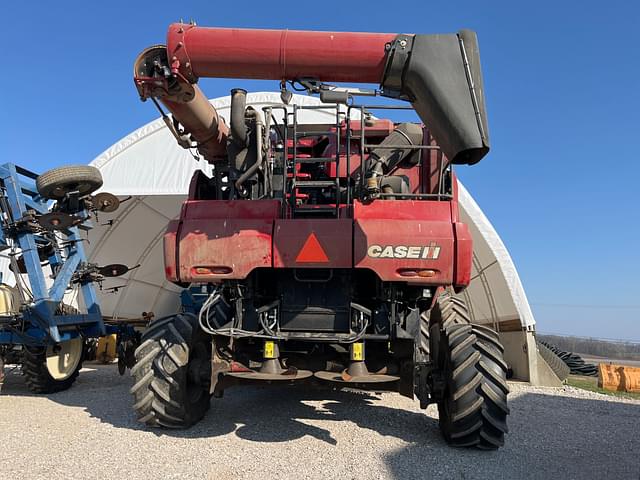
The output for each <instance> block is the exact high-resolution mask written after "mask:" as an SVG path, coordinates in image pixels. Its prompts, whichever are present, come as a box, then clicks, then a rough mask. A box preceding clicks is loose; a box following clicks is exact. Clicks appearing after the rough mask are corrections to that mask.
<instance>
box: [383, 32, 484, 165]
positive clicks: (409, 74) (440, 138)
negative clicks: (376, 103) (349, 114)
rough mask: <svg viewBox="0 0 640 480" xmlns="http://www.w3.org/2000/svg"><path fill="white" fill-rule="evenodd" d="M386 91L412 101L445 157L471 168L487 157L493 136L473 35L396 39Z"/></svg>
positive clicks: (418, 36) (389, 58)
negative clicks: (490, 129)
mask: <svg viewBox="0 0 640 480" xmlns="http://www.w3.org/2000/svg"><path fill="white" fill-rule="evenodd" d="M381 83H382V87H383V88H384V89H385V91H386V92H390V93H393V92H395V93H396V94H397V95H399V96H401V97H403V98H406V99H408V100H410V101H411V102H412V104H413V107H414V108H415V110H416V112H417V113H418V115H419V116H420V118H421V119H422V120H423V121H424V122H425V124H426V125H427V126H428V127H429V129H430V130H431V132H432V134H433V136H434V137H435V138H436V140H437V142H438V144H439V145H440V146H441V148H442V151H443V152H444V153H445V155H447V157H448V158H449V159H450V160H451V161H452V162H453V163H455V164H468V165H473V164H475V163H477V162H479V161H480V160H481V159H482V157H484V156H485V155H486V154H487V152H488V151H489V130H488V123H487V114H486V108H485V100H484V87H483V82H482V72H481V69H480V53H479V49H478V39H477V37H476V34H475V32H472V31H470V30H462V31H461V32H459V33H458V34H447V35H398V36H397V37H396V38H395V40H394V41H393V43H392V44H391V46H390V49H389V53H388V55H387V63H386V68H385V74H384V77H383V79H382V82H381Z"/></svg>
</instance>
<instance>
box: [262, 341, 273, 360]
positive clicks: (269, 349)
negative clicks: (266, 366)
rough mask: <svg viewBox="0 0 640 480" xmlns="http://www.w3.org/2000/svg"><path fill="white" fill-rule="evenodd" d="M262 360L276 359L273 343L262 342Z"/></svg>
mask: <svg viewBox="0 0 640 480" xmlns="http://www.w3.org/2000/svg"><path fill="white" fill-rule="evenodd" d="M263 356H264V358H276V345H275V343H274V342H273V341H271V340H267V341H266V342H264V355H263Z"/></svg>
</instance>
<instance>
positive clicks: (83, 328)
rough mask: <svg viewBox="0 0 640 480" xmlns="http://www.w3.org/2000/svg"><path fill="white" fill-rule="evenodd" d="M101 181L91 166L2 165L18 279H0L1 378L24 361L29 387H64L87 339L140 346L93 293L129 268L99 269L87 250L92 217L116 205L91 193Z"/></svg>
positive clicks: (12, 265) (6, 242) (8, 242)
mask: <svg viewBox="0 0 640 480" xmlns="http://www.w3.org/2000/svg"><path fill="white" fill-rule="evenodd" d="M101 186H102V177H101V175H100V172H99V171H98V170H97V169H96V168H94V167H90V166H84V165H83V166H68V167H60V168H56V169H53V170H50V171H48V172H46V173H44V174H43V175H36V174H35V173H33V172H30V171H28V170H26V169H24V168H21V167H18V166H16V165H13V164H10V163H8V164H5V165H2V166H0V188H1V191H0V210H1V212H2V218H1V223H2V225H1V226H2V228H1V229H0V251H1V252H2V256H3V257H4V259H5V261H6V262H8V267H9V270H10V271H11V273H12V274H13V275H10V274H9V272H5V273H4V276H5V277H11V276H12V277H13V280H14V281H11V278H0V383H1V380H2V375H3V369H4V364H5V363H7V364H8V363H11V364H20V365H21V367H22V373H23V374H24V375H25V377H26V381H27V385H28V386H29V388H30V390H32V391H34V392H37V393H51V392H56V391H60V390H64V389H66V388H69V387H70V386H71V385H72V384H73V382H74V381H75V379H76V378H77V376H78V373H79V370H80V368H81V366H82V360H83V357H84V354H85V344H86V342H87V341H88V340H89V339H94V338H97V337H99V336H103V335H106V334H112V333H117V334H118V336H119V343H120V344H121V349H124V346H125V345H129V344H133V343H135V342H134V340H135V336H136V334H135V332H134V331H133V329H132V328H131V327H129V326H127V325H106V324H105V322H104V321H103V317H102V313H101V311H100V304H99V300H98V295H97V290H96V284H98V285H101V282H102V281H103V280H104V279H105V278H106V277H111V276H116V274H122V272H123V270H124V271H125V272H126V267H124V266H121V265H108V266H106V267H99V266H97V265H95V264H91V263H89V262H88V261H87V256H86V254H85V249H84V242H85V240H86V239H85V238H84V236H85V235H86V232H87V231H89V230H90V229H91V227H92V224H91V219H92V217H93V216H95V213H97V212H98V211H107V210H109V209H115V208H117V204H118V200H117V198H116V197H114V196H112V195H110V194H108V193H100V194H97V195H95V196H93V195H92V193H93V192H94V191H95V190H97V189H98V188H100V187H101ZM114 207H115V208H114ZM123 267H124V268H123ZM0 275H2V274H0ZM129 350H130V349H129ZM126 357H127V355H123V359H122V362H121V363H125V361H126ZM129 358H132V356H131V355H129ZM123 366H126V364H125V365H123ZM121 370H122V368H121Z"/></svg>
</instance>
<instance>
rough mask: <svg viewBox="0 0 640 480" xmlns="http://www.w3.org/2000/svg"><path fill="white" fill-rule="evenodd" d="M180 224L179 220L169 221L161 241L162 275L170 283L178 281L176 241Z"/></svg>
mask: <svg viewBox="0 0 640 480" xmlns="http://www.w3.org/2000/svg"><path fill="white" fill-rule="evenodd" d="M181 223H182V222H181V221H180V220H171V221H170V222H169V225H167V231H166V232H165V234H164V237H163V239H162V241H163V245H164V274H165V276H166V277H167V280H169V281H170V282H177V281H178V269H177V261H178V257H177V256H176V247H177V242H176V240H177V238H178V230H179V228H180V224H181Z"/></svg>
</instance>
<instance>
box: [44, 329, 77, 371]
mask: <svg viewBox="0 0 640 480" xmlns="http://www.w3.org/2000/svg"><path fill="white" fill-rule="evenodd" d="M83 344H84V342H83V341H82V338H80V337H77V338H73V339H71V340H67V341H66V342H62V343H59V344H58V345H55V346H54V345H49V346H48V347H47V352H46V357H47V359H46V365H47V371H48V372H49V375H51V378H53V379H54V380H57V381H62V380H66V379H68V378H69V377H71V375H73V373H74V372H75V371H76V369H77V368H78V365H80V360H81V359H82V347H83Z"/></svg>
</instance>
